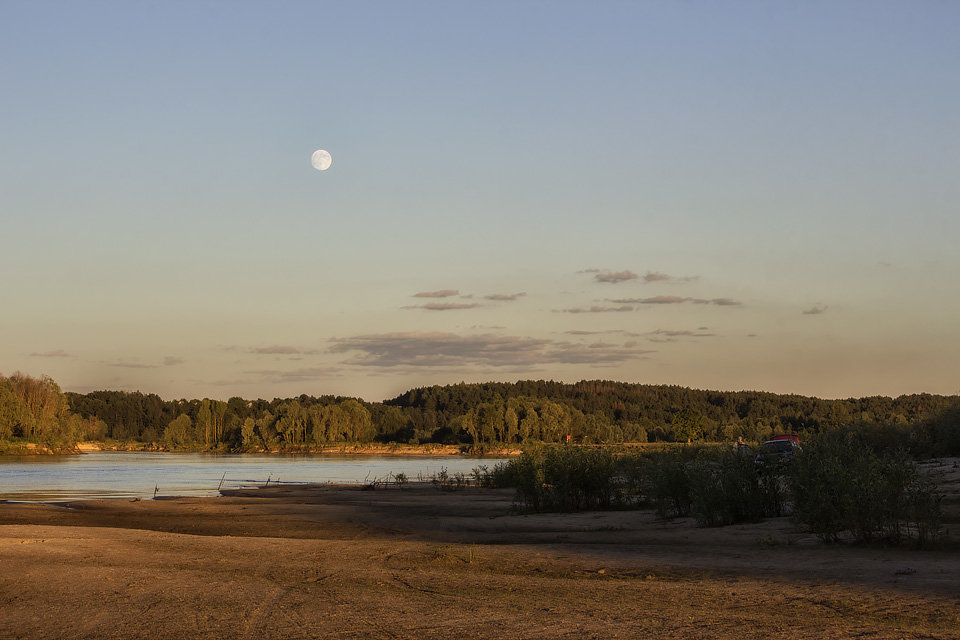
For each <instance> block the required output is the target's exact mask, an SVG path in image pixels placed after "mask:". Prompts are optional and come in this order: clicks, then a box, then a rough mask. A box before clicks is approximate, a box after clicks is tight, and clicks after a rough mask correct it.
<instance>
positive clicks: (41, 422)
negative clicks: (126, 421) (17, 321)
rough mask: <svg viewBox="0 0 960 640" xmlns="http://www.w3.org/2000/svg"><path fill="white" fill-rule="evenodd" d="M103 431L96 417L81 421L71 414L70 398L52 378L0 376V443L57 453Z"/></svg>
mask: <svg viewBox="0 0 960 640" xmlns="http://www.w3.org/2000/svg"><path fill="white" fill-rule="evenodd" d="M103 431H104V424H103V422H102V421H100V420H99V419H98V418H97V417H96V416H88V417H86V418H81V417H80V416H78V415H76V414H75V413H73V412H71V411H70V406H69V403H68V400H67V397H66V396H65V395H64V393H63V392H62V391H61V390H60V387H59V385H57V383H56V382H54V381H53V380H52V379H51V378H49V377H47V376H43V377H40V378H33V377H30V376H27V375H24V374H22V373H15V374H13V375H12V376H10V377H8V378H7V377H3V376H0V443H2V442H17V441H22V442H30V443H36V444H41V445H44V446H45V447H48V448H49V449H51V450H54V451H57V450H62V449H67V448H69V447H71V446H72V445H73V444H74V443H75V442H76V441H77V440H78V439H91V438H96V437H97V436H99V435H100V434H101V433H102V432H103ZM4 449H5V448H2V447H0V451H3V450H4Z"/></svg>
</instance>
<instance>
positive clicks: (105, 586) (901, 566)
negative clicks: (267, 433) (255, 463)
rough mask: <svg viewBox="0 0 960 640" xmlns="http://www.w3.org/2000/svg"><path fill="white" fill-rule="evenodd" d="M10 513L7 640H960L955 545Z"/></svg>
mask: <svg viewBox="0 0 960 640" xmlns="http://www.w3.org/2000/svg"><path fill="white" fill-rule="evenodd" d="M230 493H231V495H230V496H229V497H223V498H208V499H187V498H183V499H167V500H143V501H135V502H129V501H118V500H114V501H108V500H104V501H89V502H82V503H74V504H72V505H69V508H66V507H63V506H50V505H25V504H10V503H8V504H0V566H2V567H3V570H2V572H0V638H51V637H56V638H183V637H190V638H217V639H220V638H258V639H263V638H411V639H412V638H417V639H421V638H503V637H506V638H578V639H579V638H646V637H649V638H737V639H740V640H742V639H744V638H801V637H802V638H831V639H833V638H844V637H846V638H849V637H864V638H957V637H960V600H958V596H960V554H958V553H956V552H951V551H916V550H910V549H882V548H853V547H845V546H824V545H821V544H819V543H817V542H816V540H814V539H813V538H812V537H810V536H805V535H802V534H798V533H796V531H795V530H794V527H793V526H792V525H791V523H790V522H789V521H788V520H787V519H773V520H769V521H767V522H764V523H759V524H755V525H746V526H733V527H726V528H723V529H698V528H696V527H695V526H694V525H693V523H692V522H691V521H689V520H677V521H673V522H663V521H658V520H657V519H656V518H655V517H654V516H653V514H652V513H650V512H645V511H620V512H606V513H581V514H569V515H557V514H541V515H517V514H511V513H510V506H511V497H512V495H511V493H510V492H509V491H489V490H477V489H468V490H465V491H462V492H442V491H438V490H437V489H435V488H433V487H427V486H419V487H409V488H406V489H403V490H401V489H398V488H396V487H391V488H387V489H380V490H375V491H365V490H362V489H360V488H357V487H331V486H325V487H280V488H277V489H269V490H265V491H235V492H230Z"/></svg>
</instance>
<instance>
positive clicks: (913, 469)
mask: <svg viewBox="0 0 960 640" xmlns="http://www.w3.org/2000/svg"><path fill="white" fill-rule="evenodd" d="M789 482H790V493H791V495H792V498H793V515H794V518H795V519H796V520H797V521H798V522H799V523H801V524H802V525H804V526H806V527H807V528H809V529H810V531H812V532H813V533H814V534H816V535H817V536H818V537H819V538H820V539H822V540H824V541H836V540H840V539H841V538H843V537H850V538H852V539H853V540H855V541H858V542H868V541H871V540H880V539H882V540H888V541H891V542H900V541H902V540H904V539H910V538H913V539H916V540H917V541H919V542H921V543H927V542H930V541H933V540H935V539H936V538H937V537H938V536H939V533H940V528H941V523H942V515H941V511H940V500H941V496H940V495H939V494H938V493H937V491H936V486H935V485H934V483H933V482H932V481H931V480H930V479H929V478H926V477H924V476H922V475H921V473H920V471H919V469H918V468H917V465H916V464H915V463H914V462H912V461H911V460H910V459H909V458H908V457H907V455H906V453H904V452H903V451H898V452H892V453H891V452H884V453H877V452H875V451H873V450H872V449H870V448H869V447H868V446H867V445H866V444H864V443H862V442H861V441H859V440H857V439H856V438H854V437H852V435H851V434H849V433H836V434H827V435H824V436H821V437H820V438H818V439H817V440H816V441H814V442H813V443H811V444H810V445H809V446H808V447H807V448H806V449H805V450H804V451H803V452H802V453H800V454H799V455H798V456H797V458H796V459H795V460H794V462H793V464H792V465H791V466H790V470H789Z"/></svg>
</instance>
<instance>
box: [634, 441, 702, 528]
mask: <svg viewBox="0 0 960 640" xmlns="http://www.w3.org/2000/svg"><path fill="white" fill-rule="evenodd" d="M643 476H644V477H645V479H646V482H645V487H644V492H645V494H646V495H647V497H648V498H649V499H650V500H651V502H653V504H654V507H655V508H656V510H657V515H659V516H660V517H661V518H669V517H683V516H688V515H690V505H691V496H690V475H689V472H688V470H687V463H685V462H684V461H683V460H681V459H679V458H678V457H677V456H674V455H668V454H661V455H658V456H656V457H655V458H653V459H652V460H651V461H649V462H648V463H647V464H646V465H644V469H643Z"/></svg>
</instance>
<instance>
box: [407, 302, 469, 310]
mask: <svg viewBox="0 0 960 640" xmlns="http://www.w3.org/2000/svg"><path fill="white" fill-rule="evenodd" d="M479 306H480V305H479V304H477V303H476V302H428V303H427V304H414V305H408V306H405V307H402V308H403V309H426V310H427V311H454V310H456V309H475V308H476V307H479Z"/></svg>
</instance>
